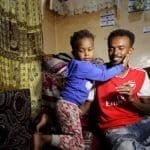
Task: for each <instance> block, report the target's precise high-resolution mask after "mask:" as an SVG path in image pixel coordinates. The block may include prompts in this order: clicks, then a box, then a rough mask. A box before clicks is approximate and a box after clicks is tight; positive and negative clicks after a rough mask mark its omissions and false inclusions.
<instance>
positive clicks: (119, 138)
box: [106, 118, 150, 150]
mask: <svg viewBox="0 0 150 150" xmlns="http://www.w3.org/2000/svg"><path fill="white" fill-rule="evenodd" d="M106 139H107V140H109V142H110V143H111V144H112V147H113V148H112V150H150V118H145V119H143V120H141V121H139V122H137V123H135V124H132V125H129V126H126V127H120V128H115V129H110V130H109V131H107V132H106Z"/></svg>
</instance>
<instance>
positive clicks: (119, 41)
mask: <svg viewBox="0 0 150 150" xmlns="http://www.w3.org/2000/svg"><path fill="white" fill-rule="evenodd" d="M132 51H133V48H132V47H131V45H130V40H129V38H128V37H127V36H117V37H114V38H113V39H112V40H111V43H110V47H109V49H108V54H109V59H110V62H111V63H112V64H114V65H116V64H120V63H122V62H123V59H124V58H125V57H126V55H127V54H129V53H132Z"/></svg>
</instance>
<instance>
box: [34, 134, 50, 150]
mask: <svg viewBox="0 0 150 150" xmlns="http://www.w3.org/2000/svg"><path fill="white" fill-rule="evenodd" d="M33 138H34V150H41V148H42V146H43V145H44V144H50V143H51V140H52V137H51V135H43V134H41V133H35V134H34V136H33Z"/></svg>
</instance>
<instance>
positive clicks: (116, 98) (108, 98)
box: [96, 68, 146, 131]
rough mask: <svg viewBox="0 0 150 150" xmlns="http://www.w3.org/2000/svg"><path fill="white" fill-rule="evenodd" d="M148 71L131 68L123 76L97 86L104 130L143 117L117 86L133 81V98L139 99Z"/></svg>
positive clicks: (100, 117) (100, 123)
mask: <svg viewBox="0 0 150 150" xmlns="http://www.w3.org/2000/svg"><path fill="white" fill-rule="evenodd" d="M145 76H146V72H145V71H144V70H142V69H136V68H129V69H128V71H127V72H126V74H125V75H124V76H122V77H119V76H116V77H114V78H112V79H110V80H109V81H106V82H103V83H102V84H100V85H97V87H96V89H97V90H96V91H97V92H96V96H97V101H98V107H99V115H98V125H99V127H100V128H101V129H102V130H103V131H106V130H107V129H111V128H116V127H120V126H125V125H129V124H132V123H134V122H137V121H139V120H140V119H142V115H141V114H140V113H138V110H137V109H136V108H135V107H134V106H132V104H130V103H129V102H127V101H126V97H125V96H123V95H121V94H119V93H118V92H117V91H116V87H117V86H119V85H121V84H123V83H126V82H133V83H134V90H133V95H132V96H133V98H135V99H136V100H139V98H138V93H139V92H140V90H141V88H142V85H143V83H144V80H145Z"/></svg>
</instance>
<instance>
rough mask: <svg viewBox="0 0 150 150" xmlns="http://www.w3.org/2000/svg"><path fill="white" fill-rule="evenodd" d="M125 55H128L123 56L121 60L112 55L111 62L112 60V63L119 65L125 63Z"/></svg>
mask: <svg viewBox="0 0 150 150" xmlns="http://www.w3.org/2000/svg"><path fill="white" fill-rule="evenodd" d="M125 57H126V56H124V57H121V59H120V61H117V60H115V59H114V57H112V58H111V57H110V62H111V64H112V65H119V64H122V63H123V61H124V59H125Z"/></svg>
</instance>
